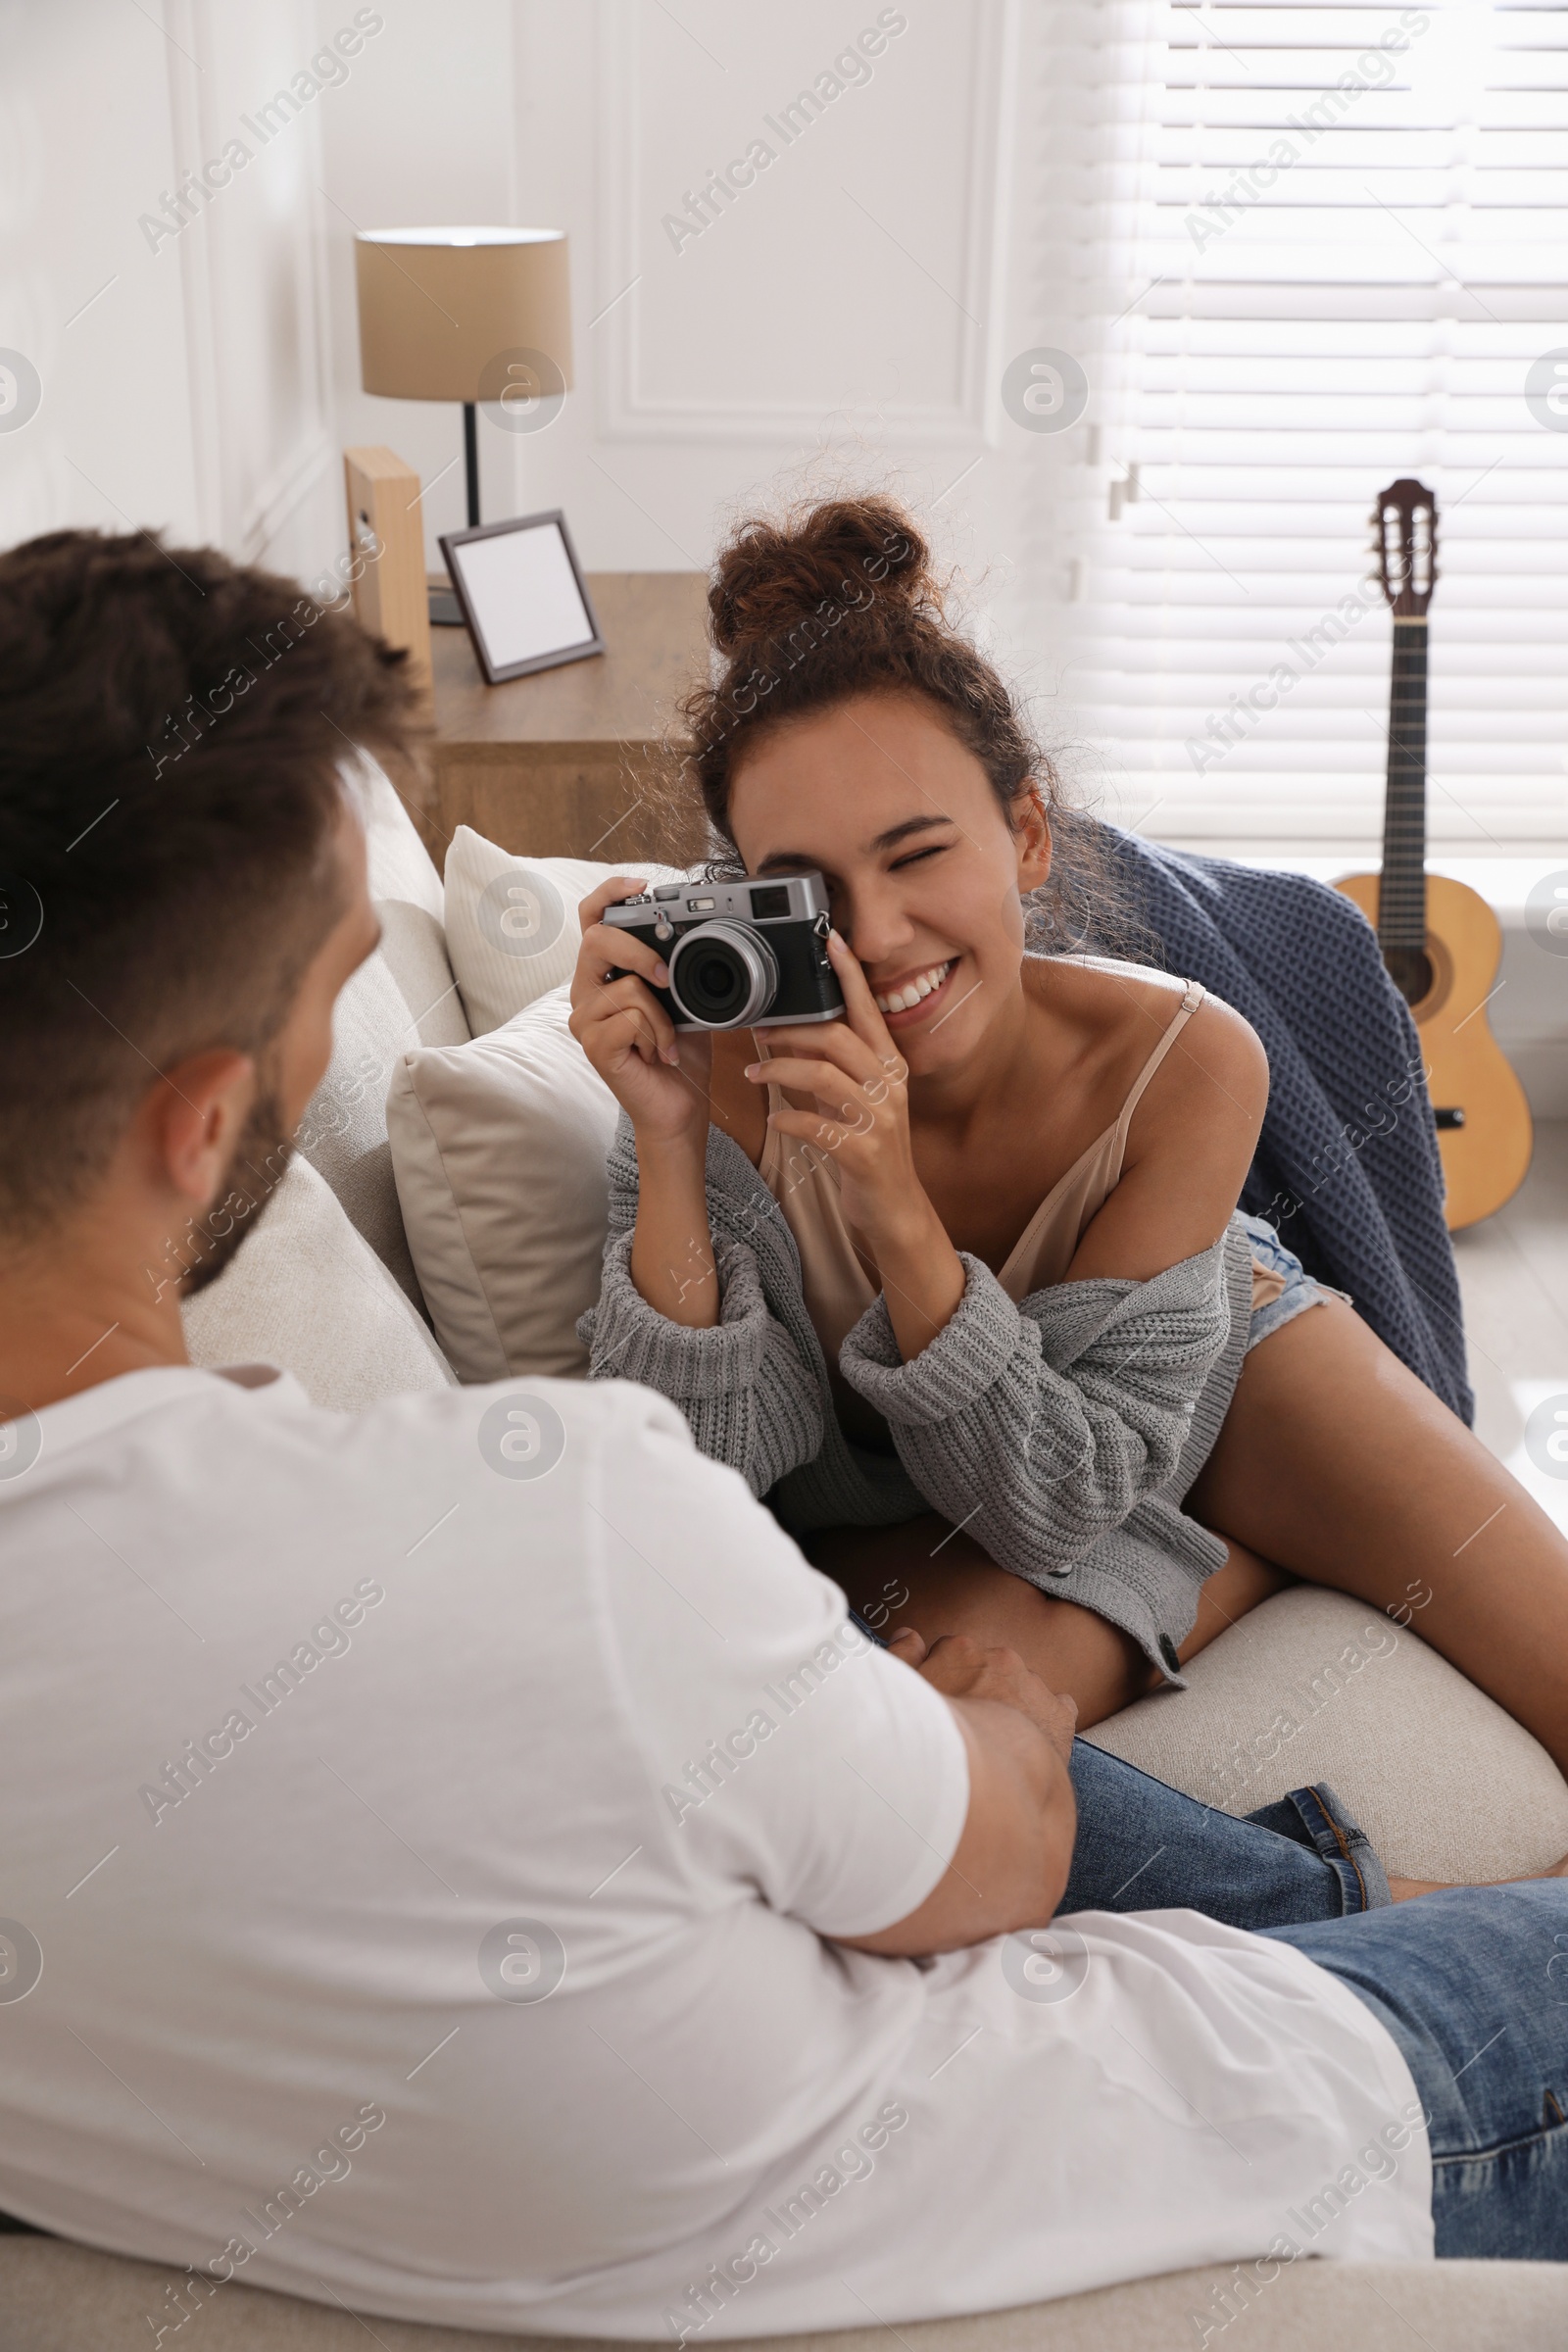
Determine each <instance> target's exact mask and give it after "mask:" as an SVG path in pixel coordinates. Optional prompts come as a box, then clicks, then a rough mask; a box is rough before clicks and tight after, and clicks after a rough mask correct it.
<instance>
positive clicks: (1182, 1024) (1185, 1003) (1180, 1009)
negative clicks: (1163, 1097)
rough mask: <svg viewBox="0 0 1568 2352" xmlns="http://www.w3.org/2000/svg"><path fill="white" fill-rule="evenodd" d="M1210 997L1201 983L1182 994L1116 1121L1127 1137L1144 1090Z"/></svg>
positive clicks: (1194, 984) (1198, 981)
mask: <svg viewBox="0 0 1568 2352" xmlns="http://www.w3.org/2000/svg"><path fill="white" fill-rule="evenodd" d="M1207 994H1208V991H1207V989H1205V988H1204V986H1203V984H1202V982H1201V980H1189V981H1188V983H1187V986H1186V988H1185V990H1184V991H1183V994H1182V1001H1181V1003H1180V1005H1178V1006H1177V1008H1176V1011H1175V1013H1174V1014H1173V1016H1172V1018H1171V1019H1170V1020H1169V1021H1168V1022H1167V1023H1166V1025H1165V1027H1164V1029H1163V1030H1162V1032H1161V1033H1160V1038H1159V1042H1158V1044H1157V1045H1156V1046H1155V1048H1154V1051H1153V1052H1152V1054H1151V1055H1150V1056H1149V1059H1148V1060H1147V1061H1146V1062H1145V1064H1144V1066H1143V1068H1142V1069H1141V1070H1140V1071H1139V1073H1138V1075H1137V1077H1136V1078H1135V1079H1134V1080H1133V1084H1132V1092H1131V1094H1129V1096H1128V1097H1127V1100H1126V1102H1125V1103H1123V1104H1122V1106H1121V1117H1120V1118H1119V1119H1118V1120H1117V1122H1116V1124H1117V1126H1118V1127H1119V1128H1120V1129H1121V1132H1122V1135H1123V1136H1124V1137H1125V1135H1126V1133H1127V1129H1128V1126H1129V1124H1130V1122H1131V1120H1132V1115H1133V1112H1134V1111H1135V1110H1136V1109H1137V1108H1138V1105H1139V1103H1140V1102H1141V1100H1142V1098H1143V1093H1144V1089H1145V1087H1146V1086H1147V1085H1148V1084H1149V1081H1150V1080H1151V1078H1152V1076H1153V1075H1154V1072H1155V1071H1156V1070H1157V1069H1158V1067H1159V1065H1160V1063H1161V1062H1162V1061H1163V1060H1164V1058H1165V1056H1166V1054H1168V1053H1169V1052H1170V1050H1171V1048H1172V1046H1173V1045H1174V1044H1175V1043H1176V1040H1177V1038H1178V1037H1179V1035H1180V1034H1181V1032H1182V1030H1184V1029H1185V1028H1186V1026H1187V1024H1188V1022H1189V1021H1190V1020H1191V1019H1192V1017H1193V1015H1194V1013H1195V1012H1196V1011H1197V1010H1198V1007H1199V1006H1200V1005H1201V1003H1202V1002H1203V999H1204V997H1205V996H1207Z"/></svg>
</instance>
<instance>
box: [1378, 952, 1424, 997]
mask: <svg viewBox="0 0 1568 2352" xmlns="http://www.w3.org/2000/svg"><path fill="white" fill-rule="evenodd" d="M1383 960H1384V962H1385V963H1386V964H1387V966H1388V969H1389V977H1390V979H1391V980H1392V981H1393V982H1394V985H1395V987H1396V988H1397V990H1398V992H1399V994H1400V996H1401V997H1402V998H1403V999H1404V1001H1405V1003H1406V1004H1407V1005H1419V1004H1421V1003H1422V1002H1423V1000H1424V999H1425V998H1427V997H1429V996H1430V995H1431V993H1432V982H1433V971H1432V959H1431V957H1430V956H1428V954H1427V952H1426V950H1425V948H1385V950H1384V951H1383Z"/></svg>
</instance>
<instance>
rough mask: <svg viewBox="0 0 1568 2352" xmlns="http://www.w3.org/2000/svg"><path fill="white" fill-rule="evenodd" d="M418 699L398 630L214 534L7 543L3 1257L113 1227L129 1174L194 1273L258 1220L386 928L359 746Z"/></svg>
mask: <svg viewBox="0 0 1568 2352" xmlns="http://www.w3.org/2000/svg"><path fill="white" fill-rule="evenodd" d="M412 700H413V690H412V688H411V686H410V683H409V681H408V679H407V678H406V676H405V674H404V658H403V657H402V656H401V655H399V654H395V653H392V652H391V651H389V650H388V649H387V648H385V647H382V646H379V645H377V644H376V643H374V642H373V641H372V640H370V639H369V638H368V637H366V636H365V635H364V633H363V632H362V631H361V630H360V629H359V628H358V627H357V626H356V624H355V623H354V622H353V621H352V620H350V619H349V618H347V617H346V615H344V614H342V613H335V612H331V611H325V610H323V609H322V608H321V607H319V606H318V605H316V604H315V603H313V602H312V600H311V599H309V598H307V597H304V596H302V595H301V593H300V591H299V589H298V588H297V587H295V586H294V585H293V584H292V583H291V582H289V581H287V580H283V579H280V578H277V577H275V576H274V575H272V574H270V573H267V572H262V571H255V570H248V569H245V568H243V567H242V566H240V565H237V564H231V563H230V562H229V561H228V560H227V559H226V558H225V557H222V556H220V555H217V554H215V553H213V552H212V551H211V550H198V551H193V550H188V549H184V548H175V549H172V550H170V549H165V548H163V547H161V546H159V545H157V544H156V543H155V542H154V541H153V540H152V539H150V538H148V537H146V536H140V535H139V536H136V537H133V538H106V537H102V536H100V535H98V534H96V533H91V532H83V531H61V532H55V533H52V534H50V535H49V536H48V537H46V538H42V539H35V540H33V541H32V542H30V544H28V545H27V546H25V547H20V548H17V549H14V550H13V551H12V552H11V553H10V554H8V555H5V556H3V557H0V1267H3V1264H4V1261H6V1260H8V1259H10V1260H15V1259H16V1258H17V1257H18V1256H19V1255H24V1254H25V1255H27V1256H28V1257H30V1258H33V1259H36V1258H38V1257H40V1256H45V1255H47V1253H48V1251H49V1250H50V1247H51V1246H52V1245H53V1244H54V1243H55V1242H56V1241H57V1240H58V1239H60V1238H61V1237H63V1236H65V1235H67V1234H71V1235H73V1236H75V1235H79V1234H80V1233H81V1232H82V1231H83V1230H84V1229H86V1230H90V1229H92V1228H93V1226H94V1221H95V1219H96V1220H97V1224H98V1228H99V1231H98V1237H97V1238H98V1240H99V1241H100V1242H102V1241H104V1240H105V1239H106V1238H107V1237H105V1236H104V1234H103V1233H102V1230H101V1229H102V1225H103V1221H104V1220H103V1211H104V1208H105V1205H106V1202H107V1199H108V1196H109V1195H111V1194H113V1195H114V1196H115V1199H116V1201H120V1202H122V1203H123V1202H124V1201H131V1200H134V1201H135V1203H136V1204H137V1210H138V1213H140V1215H141V1218H142V1222H143V1225H144V1226H145V1225H146V1223H147V1219H148V1217H149V1216H150V1215H151V1214H152V1213H153V1208H152V1204H153V1203H154V1202H155V1201H156V1202H158V1203H159V1207H158V1215H159V1217H160V1219H161V1221H162V1222H163V1223H165V1224H167V1225H168V1227H169V1229H170V1230H169V1232H168V1235H167V1237H166V1240H165V1248H164V1251H163V1253H162V1254H163V1258H164V1271H165V1272H166V1273H167V1275H168V1276H169V1277H170V1279H171V1281H172V1283H173V1285H174V1286H175V1287H178V1286H179V1285H180V1284H183V1287H185V1288H187V1289H188V1288H193V1287H197V1286H199V1284H200V1283H201V1282H203V1281H205V1280H210V1279H211V1277H212V1275H213V1274H214V1273H216V1272H217V1271H218V1270H219V1268H220V1267H221V1264H222V1262H223V1261H224V1259H225V1258H226V1257H227V1255H228V1254H229V1253H230V1252H231V1250H232V1249H233V1248H234V1247H235V1246H236V1245H237V1243H238V1241H239V1239H240V1238H241V1237H242V1236H243V1234H244V1233H245V1232H246V1231H247V1230H248V1222H247V1219H248V1216H249V1214H250V1210H251V1208H253V1207H255V1206H259V1204H260V1202H261V1201H264V1200H265V1199H266V1197H267V1194H268V1192H270V1189H271V1186H272V1185H273V1184H275V1182H276V1180H277V1176H278V1175H279V1174H280V1173H281V1170H282V1166H283V1163H284V1161H285V1159H286V1156H287V1150H288V1144H287V1138H288V1136H289V1135H290V1134H291V1132H292V1130H293V1128H294V1126H295V1124H296V1123H297V1121H298V1119H299V1117H300V1114H301V1112H302V1111H303V1109H304V1106H305V1103H306V1102H307V1101H308V1100H309V1097H310V1094H311V1093H312V1092H313V1091H314V1088H315V1086H316V1084H317V1083H318V1081H319V1078H320V1075H321V1072H322V1070H323V1069H324V1067H325V1064H326V1060H327V1057H328V1055H329V1053H330V1045H331V1007H332V1000H333V998H334V997H335V995H336V993H337V990H338V989H339V988H340V987H341V985H342V983H343V981H344V980H345V979H346V978H347V977H348V974H349V973H350V972H351V971H352V970H353V969H354V966H355V965H356V964H357V963H358V962H359V961H360V960H361V958H362V957H363V956H365V955H366V954H368V951H369V950H370V948H372V947H373V946H374V944H375V936H376V931H375V921H374V917H373V914H372V913H371V910H370V907H369V901H368V895H367V891H366V884H365V857H364V843H363V838H362V836H361V833H360V829H359V825H358V821H357V819H356V816H355V814H354V811H353V809H352V805H351V802H350V800H349V798H348V797H347V795H346V793H345V789H344V783H343V772H344V770H345V769H347V768H350V767H352V764H353V760H354V753H355V749H356V747H358V746H362V745H363V746H365V747H366V748H367V749H368V750H369V751H370V752H372V753H379V754H392V755H396V754H397V753H399V752H401V751H403V750H404V749H405V748H406V747H407V743H408V739H409V733H410V725H411V720H410V711H411V704H412ZM231 1196H232V1202H231V1204H230V1205H227V1206H224V1205H223V1204H224V1203H229V1202H230V1197H231ZM215 1204H218V1213H210V1212H212V1211H213V1210H214V1206H215ZM117 1213H118V1212H117ZM140 1238H141V1242H142V1246H143V1247H144V1248H146V1247H150V1246H153V1243H154V1239H155V1237H153V1236H152V1235H151V1234H150V1233H149V1232H145V1231H144V1233H143V1234H142V1236H141V1237H140ZM151 1270H152V1272H153V1273H154V1274H155V1275H156V1273H157V1271H158V1269H157V1267H156V1266H155V1267H154V1268H153V1269H151Z"/></svg>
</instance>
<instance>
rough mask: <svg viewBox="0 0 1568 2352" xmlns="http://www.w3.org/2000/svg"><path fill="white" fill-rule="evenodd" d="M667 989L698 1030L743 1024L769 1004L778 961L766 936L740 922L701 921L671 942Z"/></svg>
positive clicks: (774, 990) (735, 1027) (756, 1016)
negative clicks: (763, 937) (672, 948)
mask: <svg viewBox="0 0 1568 2352" xmlns="http://www.w3.org/2000/svg"><path fill="white" fill-rule="evenodd" d="M669 993H670V995H671V996H672V997H673V998H674V1000H675V1006H676V1009H677V1011H679V1012H680V1013H681V1014H682V1015H683V1017H684V1018H685V1019H686V1020H688V1021H694V1022H695V1023H696V1024H697V1026H698V1027H699V1028H700V1029H741V1028H744V1027H745V1025H746V1023H747V1022H748V1021H757V1020H760V1019H761V1017H762V1015H763V1014H764V1013H765V1012H766V1010H767V1008H768V1006H769V1005H771V1004H772V1002H773V999H774V997H775V996H776V995H777V993H778V965H777V963H776V962H775V961H774V959H773V951H772V949H771V948H770V947H769V946H768V944H767V942H766V940H765V939H761V938H760V937H759V935H758V933H757V932H755V931H752V930H749V929H748V928H747V926H746V925H745V924H744V923H699V925H698V926H697V929H696V930H695V931H688V932H686V933H685V934H684V935H683V936H682V937H681V938H680V939H679V940H677V941H676V943H675V948H674V951H673V953H672V954H671V956H670V958H669Z"/></svg>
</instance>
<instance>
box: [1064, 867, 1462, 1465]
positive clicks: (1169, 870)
mask: <svg viewBox="0 0 1568 2352" xmlns="http://www.w3.org/2000/svg"><path fill="white" fill-rule="evenodd" d="M1104 831H1105V832H1106V834H1108V836H1109V838H1110V844H1111V848H1112V851H1113V855H1114V857H1115V858H1116V859H1117V860H1118V861H1119V863H1120V867H1121V872H1122V876H1123V878H1124V880H1125V883H1126V885H1127V889H1128V895H1129V897H1130V898H1131V899H1132V901H1133V902H1134V903H1135V904H1136V905H1137V907H1139V908H1140V909H1141V911H1142V914H1143V916H1144V919H1145V920H1146V921H1147V923H1148V925H1149V928H1150V930H1151V931H1152V933H1154V935H1155V937H1156V939H1157V941H1158V950H1157V952H1156V954H1155V960H1156V961H1158V962H1161V963H1162V964H1163V966H1164V968H1165V969H1166V970H1167V971H1171V972H1179V973H1181V974H1182V975H1183V976H1184V977H1186V978H1188V979H1194V980H1201V982H1202V983H1203V985H1204V987H1205V988H1209V989H1212V990H1213V992H1214V994H1215V995H1216V996H1218V997H1223V998H1224V1000H1225V1002H1226V1004H1227V1005H1235V1007H1236V1009H1237V1011H1238V1012H1240V1013H1244V1014H1245V1015H1246V1017H1247V1019H1248V1020H1250V1022H1251V1024H1252V1027H1253V1028H1254V1029H1255V1030H1256V1031H1257V1034H1258V1036H1259V1037H1260V1038H1261V1039H1262V1041H1263V1046H1264V1050H1265V1051H1266V1053H1267V1054H1268V1062H1269V1075H1270V1086H1269V1100H1268V1113H1267V1116H1266V1117H1265V1118H1264V1121H1263V1132H1262V1134H1261V1136H1260V1137H1259V1138H1258V1146H1257V1155H1256V1157H1255V1158H1254V1159H1253V1161H1252V1166H1251V1170H1250V1174H1249V1176H1248V1180H1247V1186H1246V1189H1245V1191H1244V1192H1243V1194H1242V1201H1241V1205H1242V1206H1243V1207H1244V1208H1246V1209H1249V1210H1250V1211H1251V1212H1252V1213H1254V1214H1255V1215H1258V1216H1262V1217H1266V1218H1267V1219H1268V1222H1269V1223H1270V1224H1271V1225H1274V1226H1276V1227H1277V1228H1278V1230H1279V1234H1280V1238H1281V1240H1282V1241H1283V1242H1284V1243H1285V1244H1286V1246H1287V1248H1289V1249H1291V1250H1295V1251H1296V1253H1297V1255H1298V1256H1299V1258H1300V1260H1301V1262H1302V1264H1303V1265H1304V1266H1305V1267H1306V1269H1307V1272H1308V1273H1310V1274H1315V1275H1316V1276H1317V1277H1318V1278H1319V1279H1320V1280H1321V1281H1323V1282H1327V1283H1331V1284H1332V1285H1333V1286H1334V1288H1335V1289H1336V1290H1342V1291H1348V1292H1349V1294H1350V1296H1351V1298H1352V1299H1354V1301H1355V1304H1356V1307H1357V1310H1358V1311H1359V1313H1360V1314H1361V1316H1362V1317H1363V1319H1364V1320H1365V1321H1366V1322H1367V1323H1369V1324H1370V1325H1371V1327H1372V1329H1373V1330H1374V1331H1375V1332H1376V1333H1377V1335H1378V1337H1379V1338H1380V1339H1381V1340H1383V1341H1384V1342H1385V1344H1386V1345H1387V1346H1388V1347H1389V1348H1392V1349H1393V1350H1394V1352H1395V1354H1396V1355H1397V1356H1398V1357H1399V1358H1400V1360H1401V1361H1402V1362H1404V1363H1406V1364H1408V1365H1409V1367H1410V1370H1411V1371H1412V1372H1414V1373H1415V1374H1416V1375H1417V1376H1418V1377H1419V1378H1420V1379H1421V1380H1423V1381H1425V1383H1426V1385H1427V1387H1428V1388H1429V1389H1431V1390H1432V1391H1433V1393H1434V1395H1436V1396H1438V1397H1442V1398H1443V1401H1444V1403H1445V1404H1446V1405H1448V1406H1450V1407H1451V1408H1452V1410H1453V1411H1454V1412H1456V1413H1457V1414H1458V1415H1459V1416H1460V1418H1461V1419H1462V1420H1463V1421H1465V1422H1467V1423H1468V1422H1471V1421H1473V1420H1474V1417H1475V1399H1474V1397H1473V1396H1472V1394H1471V1390H1470V1384H1469V1381H1468V1379H1467V1378H1466V1371H1465V1348H1464V1324H1463V1319H1462V1312H1461V1307H1460V1300H1459V1280H1458V1273H1457V1270H1456V1268H1455V1265H1454V1258H1453V1245H1452V1243H1451V1242H1450V1241H1449V1239H1448V1231H1447V1227H1446V1225H1445V1223H1444V1219H1443V1168H1442V1163H1441V1161H1440V1159H1439V1156H1438V1138H1437V1129H1436V1127H1435V1125H1434V1122H1433V1116H1432V1104H1431V1102H1430V1101H1429V1099H1428V1095H1427V1089H1426V1081H1425V1079H1424V1077H1423V1075H1422V1060H1421V1049H1420V1046H1419V1043H1418V1041H1417V1037H1416V1028H1415V1023H1414V1021H1413V1020H1412V1019H1411V1018H1410V1012H1409V1007H1408V1006H1407V1005H1406V1004H1405V1002H1404V1000H1403V998H1402V997H1401V996H1400V995H1399V993H1398V990H1397V988H1396V987H1395V985H1394V983H1393V981H1392V980H1391V979H1390V978H1389V976H1388V974H1387V972H1386V971H1385V969H1384V966H1383V959H1382V956H1380V954H1379V952H1378V943H1377V936H1376V934H1375V932H1374V931H1373V929H1372V926H1371V925H1370V923H1368V921H1367V920H1366V917H1365V916H1364V915H1363V914H1362V913H1361V912H1360V910H1359V908H1357V907H1354V906H1352V905H1351V903H1350V901H1349V900H1348V899H1347V898H1344V897H1342V895H1341V894H1340V893H1339V892H1338V891H1336V890H1330V889H1329V888H1328V886H1327V885H1326V884H1325V883H1322V882H1314V881H1312V880H1310V879H1309V878H1308V877H1307V876H1305V875H1302V874H1281V873H1268V872H1263V871H1259V870H1258V869H1257V868H1255V867H1253V866H1248V865H1236V864H1233V863H1232V862H1231V860H1230V859H1229V858H1197V857H1191V856H1187V855H1184V854H1182V853H1180V852H1178V851H1175V850H1167V849H1160V848H1158V847H1156V846H1155V845H1154V844H1152V843H1151V842H1147V841H1142V840H1140V839H1138V837H1137V836H1136V835H1133V834H1130V833H1123V832H1122V831H1121V830H1120V829H1119V827H1116V826H1106V827H1105V828H1104Z"/></svg>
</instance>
